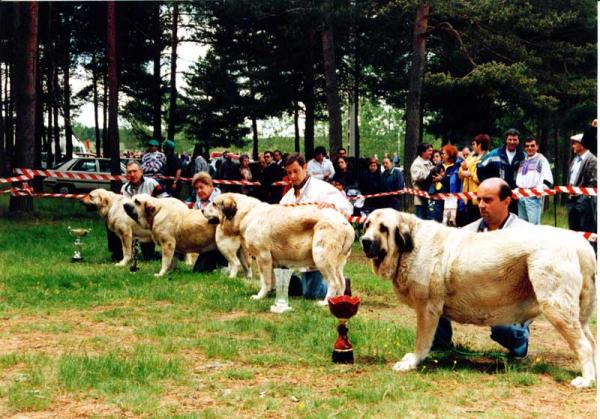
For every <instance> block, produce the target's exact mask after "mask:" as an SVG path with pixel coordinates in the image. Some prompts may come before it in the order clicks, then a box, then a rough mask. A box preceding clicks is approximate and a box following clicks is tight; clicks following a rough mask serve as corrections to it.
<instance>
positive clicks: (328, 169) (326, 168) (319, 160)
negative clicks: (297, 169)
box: [307, 145, 335, 181]
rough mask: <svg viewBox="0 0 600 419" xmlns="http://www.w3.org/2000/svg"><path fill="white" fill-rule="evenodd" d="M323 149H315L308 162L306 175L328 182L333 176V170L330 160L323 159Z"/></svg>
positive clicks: (320, 147)
mask: <svg viewBox="0 0 600 419" xmlns="http://www.w3.org/2000/svg"><path fill="white" fill-rule="evenodd" d="M326 153H327V152H326V150H325V147H323V146H322V145H320V146H318V147H317V148H315V152H314V158H313V159H312V160H311V161H309V162H308V167H307V170H308V174H309V175H310V176H312V177H314V178H317V179H320V180H326V181H328V180H330V179H332V178H333V175H335V169H334V168H333V163H331V160H329V159H326V158H325V154H326Z"/></svg>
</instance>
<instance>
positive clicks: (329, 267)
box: [202, 193, 354, 305]
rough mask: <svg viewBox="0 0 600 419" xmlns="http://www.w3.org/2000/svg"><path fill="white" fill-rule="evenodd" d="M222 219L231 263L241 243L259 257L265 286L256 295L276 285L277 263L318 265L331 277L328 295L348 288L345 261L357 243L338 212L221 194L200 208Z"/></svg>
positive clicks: (222, 245) (222, 241) (221, 238)
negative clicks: (354, 243)
mask: <svg viewBox="0 0 600 419" xmlns="http://www.w3.org/2000/svg"><path fill="white" fill-rule="evenodd" d="M202 211H203V212H204V215H205V216H206V218H208V220H209V222H210V223H213V224H218V225H219V226H218V228H217V245H218V246H219V250H220V251H221V253H223V256H225V257H226V258H227V260H228V261H229V263H230V265H231V272H230V273H231V274H232V275H235V272H237V270H238V269H239V265H237V266H236V265H235V264H236V263H237V262H236V261H235V258H234V257H233V256H235V251H236V249H238V248H239V246H240V245H241V246H242V247H243V248H244V249H245V250H246V251H247V252H248V253H249V254H250V256H253V257H255V258H256V261H257V262H258V269H259V272H260V280H261V288H260V291H259V292H258V294H256V295H253V296H252V298H254V299H260V298H264V297H265V296H266V295H267V294H268V293H269V291H271V290H274V289H275V274H274V273H273V268H280V267H290V268H291V267H296V268H300V269H318V270H319V271H320V272H321V273H322V274H323V277H324V278H325V280H326V281H327V285H328V290H327V296H326V297H325V300H324V301H322V302H319V305H327V298H328V297H334V296H337V295H341V294H343V293H344V288H345V280H344V266H345V265H346V261H347V259H348V256H349V255H350V251H351V248H352V243H353V242H354V229H353V228H352V226H351V225H350V223H349V222H348V220H347V219H346V217H345V216H344V215H343V214H341V213H340V212H338V211H336V210H334V209H327V208H326V209H322V210H320V209H317V207H316V206H298V207H287V206H283V205H269V204H265V203H263V202H261V201H259V200H258V199H255V198H251V197H249V196H246V195H241V194H236V193H226V194H222V195H219V196H217V197H216V198H215V199H214V201H213V202H212V204H210V205H209V206H207V207H206V208H204V209H203V210H202Z"/></svg>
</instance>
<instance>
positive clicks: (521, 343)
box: [433, 178, 531, 358]
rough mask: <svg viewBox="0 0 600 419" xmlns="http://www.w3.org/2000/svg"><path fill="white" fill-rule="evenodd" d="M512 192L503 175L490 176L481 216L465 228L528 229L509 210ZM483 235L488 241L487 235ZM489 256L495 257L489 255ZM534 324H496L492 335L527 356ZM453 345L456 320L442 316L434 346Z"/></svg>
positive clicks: (513, 353) (481, 193)
mask: <svg viewBox="0 0 600 419" xmlns="http://www.w3.org/2000/svg"><path fill="white" fill-rule="evenodd" d="M511 195H512V191H511V189H510V186H508V183H506V182H505V181H504V180H502V179H500V178H490V179H487V180H485V181H483V182H481V184H480V185H479V188H478V189H477V199H478V200H479V213H480V214H481V218H480V219H479V220H477V221H475V222H473V223H471V224H468V225H466V226H464V227H463V229H464V230H467V231H473V232H478V233H480V232H486V231H494V230H501V229H505V228H523V227H525V228H527V227H528V226H529V225H530V224H529V223H528V222H527V221H524V220H521V219H519V218H518V217H517V216H516V215H515V214H513V213H511V212H509V207H510V204H511V200H512V198H511ZM481 238H482V240H485V237H484V236H482V237H481ZM489 257H495V256H494V255H489ZM473 263H477V261H473ZM530 323H531V322H527V323H523V324H512V325H506V326H492V335H491V336H490V337H491V338H492V340H493V341H495V342H498V343H499V344H500V345H502V346H504V347H505V348H506V349H508V351H509V356H510V357H511V358H525V357H526V356H527V348H528V345H529V324H530ZM450 347H452V323H451V322H450V320H448V319H446V318H444V317H440V321H439V323H438V327H437V330H436V332H435V338H434V340H433V349H434V350H435V349H444V348H450Z"/></svg>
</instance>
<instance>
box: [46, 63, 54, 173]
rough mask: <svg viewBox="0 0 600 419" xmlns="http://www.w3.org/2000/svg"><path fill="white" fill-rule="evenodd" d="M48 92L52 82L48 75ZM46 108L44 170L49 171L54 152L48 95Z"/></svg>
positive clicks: (50, 105)
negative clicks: (46, 154) (46, 126)
mask: <svg viewBox="0 0 600 419" xmlns="http://www.w3.org/2000/svg"><path fill="white" fill-rule="evenodd" d="M47 83H48V92H50V86H51V85H52V81H51V79H50V75H48V80H47ZM46 106H47V107H48V130H47V131H46V133H47V134H46V150H47V152H48V156H46V169H50V168H51V167H52V162H53V161H54V152H53V151H52V132H53V127H52V121H53V118H52V99H51V97H50V94H48V101H47V102H46Z"/></svg>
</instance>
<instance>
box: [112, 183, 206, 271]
mask: <svg viewBox="0 0 600 419" xmlns="http://www.w3.org/2000/svg"><path fill="white" fill-rule="evenodd" d="M123 209H124V211H125V213H126V214H127V215H128V216H129V217H130V219H131V220H132V221H134V222H135V223H137V224H138V225H139V226H140V227H141V228H143V229H147V230H149V231H151V233H152V239H153V240H154V242H155V243H158V244H159V245H160V247H161V248H162V249H161V250H162V266H161V269H160V272H158V273H157V274H156V276H163V275H164V274H166V273H167V272H170V271H172V270H173V269H175V267H176V266H177V257H173V256H174V254H175V252H179V253H202V252H208V251H210V250H214V249H216V248H217V246H216V244H215V226H213V225H210V224H209V223H208V221H207V220H206V218H205V217H204V215H202V212H201V211H194V210H191V209H189V208H188V207H187V205H185V204H184V203H183V202H181V201H179V200H178V199H175V198H162V199H159V198H154V197H151V196H150V195H145V194H141V195H135V196H134V197H133V198H132V199H131V200H130V201H128V202H125V203H124V204H123Z"/></svg>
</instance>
